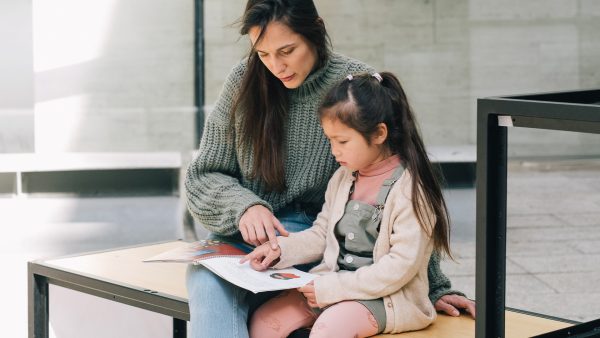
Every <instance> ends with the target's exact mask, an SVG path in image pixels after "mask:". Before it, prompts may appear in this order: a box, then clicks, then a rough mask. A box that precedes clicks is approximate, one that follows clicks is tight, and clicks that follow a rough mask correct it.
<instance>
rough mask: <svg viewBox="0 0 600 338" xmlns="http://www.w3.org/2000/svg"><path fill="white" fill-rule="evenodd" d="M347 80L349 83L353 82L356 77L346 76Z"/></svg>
mask: <svg viewBox="0 0 600 338" xmlns="http://www.w3.org/2000/svg"><path fill="white" fill-rule="evenodd" d="M346 79H348V81H352V79H354V76H352V74H348V76H346Z"/></svg>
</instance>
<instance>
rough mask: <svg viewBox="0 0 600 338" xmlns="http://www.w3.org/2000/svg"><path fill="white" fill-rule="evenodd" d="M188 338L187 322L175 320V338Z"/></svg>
mask: <svg viewBox="0 0 600 338" xmlns="http://www.w3.org/2000/svg"><path fill="white" fill-rule="evenodd" d="M186 337H187V321H185V320H181V319H177V318H173V338H186Z"/></svg>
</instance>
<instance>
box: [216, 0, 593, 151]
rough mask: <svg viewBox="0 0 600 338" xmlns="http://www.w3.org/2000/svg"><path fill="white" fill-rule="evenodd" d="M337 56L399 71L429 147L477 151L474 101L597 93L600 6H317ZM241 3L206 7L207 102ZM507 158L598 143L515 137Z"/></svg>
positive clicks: (401, 2) (539, 134)
mask: <svg viewBox="0 0 600 338" xmlns="http://www.w3.org/2000/svg"><path fill="white" fill-rule="evenodd" d="M315 3H316V5H317V8H318V10H319V13H320V14H321V16H322V17H323V18H324V20H325V23H326V25H327V28H328V31H329V34H330V36H331V38H332V40H333V44H334V49H335V50H337V51H338V52H340V53H343V54H346V55H349V56H352V57H355V58H358V59H360V60H363V61H365V62H367V63H369V64H371V65H373V66H374V67H376V68H377V69H381V70H389V71H393V72H395V73H396V74H397V75H398V76H399V77H400V79H401V81H402V82H403V85H404V86H405V89H406V90H407V92H408V95H409V98H410V99H411V101H412V105H413V108H414V109H415V111H416V112H417V114H418V119H419V121H420V123H421V128H422V131H423V135H424V138H425V141H426V143H427V144H428V145H453V144H457V145H459V144H475V142H476V99H477V98H480V97H486V96H498V95H507V94H521V93H537V92H545V91H564V90H575V89H585V88H594V87H595V88H598V87H600V58H599V57H598V55H600V34H598V33H597V32H599V31H600V2H597V1H593V0H579V1H560V0H551V1H548V0H533V1H526V2H522V1H518V0H503V1H500V2H498V1H492V0H452V1H447V0H316V1H315ZM244 4H245V1H244V0H236V1H231V0H230V1H225V2H222V1H218V0H206V1H205V6H206V9H205V10H206V13H207V17H206V23H205V28H206V48H207V55H206V57H207V59H206V81H207V85H206V87H207V91H206V98H207V100H206V101H207V103H208V104H211V103H214V101H215V100H216V97H217V95H218V93H219V91H220V87H221V85H222V81H223V80H224V78H225V75H226V74H227V72H228V70H229V69H230V68H231V66H232V65H233V64H235V63H236V62H237V60H239V59H240V58H241V57H243V54H244V52H245V51H246V50H247V47H248V42H247V39H246V38H245V37H243V38H241V39H240V38H238V35H237V30H236V28H235V27H234V28H231V27H228V26H227V25H228V24H230V23H232V22H234V21H235V20H236V19H237V18H238V17H239V16H240V15H241V14H242V11H243V7H244ZM509 140H510V146H509V153H510V154H511V155H512V156H553V155H560V156H564V155H592V156H594V155H595V156H597V155H600V137H598V135H586V134H577V133H568V132H554V131H541V130H531V129H529V130H525V129H514V130H511V131H510V133H509Z"/></svg>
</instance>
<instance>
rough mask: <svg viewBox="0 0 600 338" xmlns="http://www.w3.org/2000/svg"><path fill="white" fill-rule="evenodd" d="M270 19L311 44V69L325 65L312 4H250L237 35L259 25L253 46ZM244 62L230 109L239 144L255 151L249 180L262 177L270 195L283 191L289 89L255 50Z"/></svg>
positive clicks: (300, 0)
mask: <svg viewBox="0 0 600 338" xmlns="http://www.w3.org/2000/svg"><path fill="white" fill-rule="evenodd" d="M273 21H277V22H280V23H283V24H285V25H286V26H288V27H289V28H290V29H291V30H292V31H294V32H295V33H297V34H300V35H302V36H303V37H304V38H306V40H308V42H309V43H310V44H312V47H314V48H315V50H316V53H317V61H316V64H315V69H318V68H321V67H323V66H324V65H325V64H326V63H327V60H328V59H329V54H330V40H329V36H328V35H327V31H326V30H325V24H324V23H323V20H322V19H321V18H320V17H319V14H318V13H317V9H316V8H315V5H314V3H313V1H312V0H249V1H248V3H247V4H246V10H245V11H244V15H243V16H242V18H241V19H240V20H239V23H240V26H241V28H240V34H242V35H246V34H248V32H249V31H250V29H251V28H252V27H259V28H260V34H259V36H258V39H257V41H256V42H255V44H256V43H257V42H258V41H260V40H261V39H262V37H263V34H264V32H265V28H266V27H267V25H268V24H269V23H270V22H273ZM247 60H248V64H247V67H246V72H245V74H244V78H243V79H242V83H241V87H240V91H239V93H238V95H237V97H236V99H235V102H234V104H233V106H232V111H231V119H232V126H235V124H236V119H238V118H239V121H237V122H238V123H239V124H240V126H241V128H240V132H241V141H242V144H243V145H244V146H247V147H251V149H252V150H253V154H254V156H253V159H252V161H253V163H252V174H251V176H252V178H260V179H262V180H263V181H264V183H265V188H266V189H267V190H269V191H283V190H285V189H286V182H285V171H284V160H285V156H286V154H285V150H284V149H285V148H284V147H285V142H284V139H285V133H286V129H287V128H286V120H287V113H288V109H289V98H288V91H287V90H286V88H285V86H284V85H283V84H282V83H281V81H280V80H279V79H277V77H275V76H274V75H273V74H272V73H271V72H270V71H269V70H268V69H267V67H265V65H264V64H263V63H262V61H261V60H260V59H259V57H258V54H257V53H256V51H255V50H254V48H253V47H250V50H249V52H248V59H247Z"/></svg>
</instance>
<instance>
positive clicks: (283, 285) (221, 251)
mask: <svg viewBox="0 0 600 338" xmlns="http://www.w3.org/2000/svg"><path fill="white" fill-rule="evenodd" d="M250 251H252V247H251V246H249V245H246V244H245V243H236V242H225V241H221V240H213V239H207V240H201V241H197V242H193V243H189V244H188V245H185V246H183V247H180V248H175V249H172V250H169V251H166V252H163V253H160V254H158V255H155V256H153V257H150V258H147V259H144V262H174V263H188V264H201V265H204V266H205V267H207V268H208V269H210V270H211V271H212V272H214V273H215V274H217V275H218V276H219V277H221V278H223V279H225V280H227V281H229V282H230V283H232V284H235V285H237V286H239V287H241V288H244V289H246V290H250V291H252V292H254V293H258V292H263V291H274V290H285V289H294V288H298V287H301V286H304V285H306V284H308V283H309V282H310V281H312V280H313V279H314V278H315V277H317V275H313V274H309V273H306V272H303V271H300V270H298V269H295V268H288V269H281V270H274V269H269V270H266V271H255V270H254V269H252V267H250V263H249V262H246V263H244V264H240V263H239V261H240V259H241V258H242V257H243V256H245V255H246V254H247V253H248V252H250Z"/></svg>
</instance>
